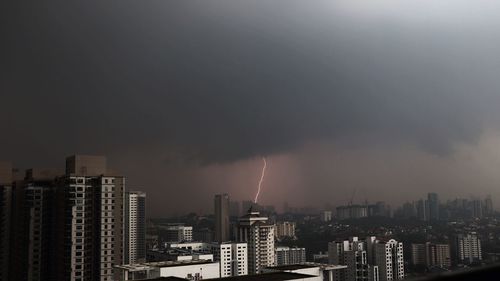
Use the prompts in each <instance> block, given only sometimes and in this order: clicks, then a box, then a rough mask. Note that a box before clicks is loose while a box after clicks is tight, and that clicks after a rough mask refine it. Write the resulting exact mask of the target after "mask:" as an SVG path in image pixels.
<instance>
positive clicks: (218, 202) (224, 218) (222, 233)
mask: <svg viewBox="0 0 500 281" xmlns="http://www.w3.org/2000/svg"><path fill="white" fill-rule="evenodd" d="M214 211H215V212H214V213H215V240H216V241H217V242H219V243H222V242H226V241H229V240H230V238H229V195H227V194H217V195H215V199H214Z"/></svg>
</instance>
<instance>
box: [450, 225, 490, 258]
mask: <svg viewBox="0 0 500 281" xmlns="http://www.w3.org/2000/svg"><path fill="white" fill-rule="evenodd" d="M454 242H455V245H454V247H455V253H456V258H457V261H458V262H459V263H463V264H472V263H475V262H480V261H481V260H482V259H483V258H482V252H481V240H480V239H479V237H478V236H477V234H476V233H475V232H471V233H467V234H459V235H457V236H456V237H455V241H454Z"/></svg>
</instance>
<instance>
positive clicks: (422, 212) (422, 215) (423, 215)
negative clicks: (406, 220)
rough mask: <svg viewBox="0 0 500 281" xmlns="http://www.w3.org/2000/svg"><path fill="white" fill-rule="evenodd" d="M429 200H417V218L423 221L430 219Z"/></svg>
mask: <svg viewBox="0 0 500 281" xmlns="http://www.w3.org/2000/svg"><path fill="white" fill-rule="evenodd" d="M428 209H429V208H428V201H427V200H423V199H420V200H418V202H417V218H418V219H419V220H422V221H427V220H429V214H428Z"/></svg>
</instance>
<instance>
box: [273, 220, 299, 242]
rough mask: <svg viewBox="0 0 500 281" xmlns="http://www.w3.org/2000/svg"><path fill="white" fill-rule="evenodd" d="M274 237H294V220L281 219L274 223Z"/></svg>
mask: <svg viewBox="0 0 500 281" xmlns="http://www.w3.org/2000/svg"><path fill="white" fill-rule="evenodd" d="M275 227H276V238H278V239H282V238H295V227H296V224H295V222H289V221H283V222H277V223H276V226H275Z"/></svg>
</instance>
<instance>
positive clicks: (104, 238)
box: [54, 155, 125, 281]
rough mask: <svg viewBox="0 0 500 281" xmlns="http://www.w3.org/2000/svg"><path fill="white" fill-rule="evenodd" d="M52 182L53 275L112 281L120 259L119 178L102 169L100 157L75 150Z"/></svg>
mask: <svg viewBox="0 0 500 281" xmlns="http://www.w3.org/2000/svg"><path fill="white" fill-rule="evenodd" d="M57 185H58V186H57V197H58V198H57V203H58V206H57V209H58V211H57V212H56V213H57V217H56V219H57V222H58V231H57V233H56V235H57V237H56V241H57V242H58V243H57V245H56V248H55V250H56V253H57V254H58V256H57V258H56V260H55V261H54V263H55V264H56V265H57V267H58V274H57V276H56V277H55V279H54V280H82V281H83V280H89V281H97V280H99V281H109V280H113V278H114V268H113V266H114V265H118V264H122V258H123V211H124V210H123V201H124V198H123V196H124V194H123V193H124V186H125V179H124V177H122V176H117V175H115V174H109V173H108V171H107V167H106V158H105V157H102V156H82V155H75V156H72V157H68V158H67V159H66V175H65V176H63V177H60V178H58V180H57Z"/></svg>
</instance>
